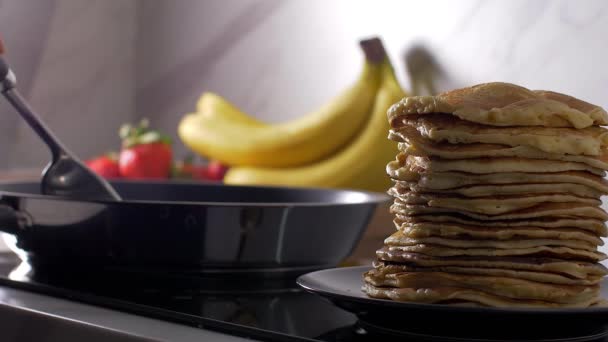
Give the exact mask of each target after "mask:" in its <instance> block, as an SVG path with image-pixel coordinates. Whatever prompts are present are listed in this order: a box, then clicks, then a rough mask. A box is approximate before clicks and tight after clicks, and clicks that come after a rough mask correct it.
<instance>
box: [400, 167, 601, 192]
mask: <svg viewBox="0 0 608 342" xmlns="http://www.w3.org/2000/svg"><path fill="white" fill-rule="evenodd" d="M393 176H394V178H393V179H394V180H396V181H406V182H416V183H417V184H416V185H417V187H418V188H423V189H427V190H447V189H455V188H461V187H465V186H473V185H503V184H519V185H521V184H558V183H570V184H578V185H585V186H587V187H590V188H593V189H595V190H597V191H599V192H600V193H602V194H606V193H608V181H606V180H605V179H603V178H601V177H599V176H596V175H592V174H590V173H587V172H580V171H570V172H558V173H546V174H542V173H540V174H531V173H523V172H509V173H500V174H486V175H477V174H471V173H466V172H437V173H432V174H426V175H420V174H418V173H414V172H409V171H402V169H400V170H399V171H398V172H397V173H396V174H394V175H393Z"/></svg>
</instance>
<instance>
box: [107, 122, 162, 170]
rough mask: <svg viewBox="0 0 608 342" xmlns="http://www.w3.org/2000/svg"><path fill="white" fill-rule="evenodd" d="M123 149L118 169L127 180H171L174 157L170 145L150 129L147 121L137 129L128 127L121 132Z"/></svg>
mask: <svg viewBox="0 0 608 342" xmlns="http://www.w3.org/2000/svg"><path fill="white" fill-rule="evenodd" d="M120 136H121V137H122V138H123V147H122V150H121V151H120V157H119V160H118V166H119V168H120V175H121V176H122V177H124V178H127V179H150V178H160V179H166V178H169V174H170V172H171V163H172V159H173V155H172V152H171V143H170V141H169V139H168V138H167V137H166V136H163V135H162V134H160V133H159V132H158V131H152V130H149V129H148V123H147V121H145V120H142V122H141V123H140V124H139V126H137V127H132V126H130V125H125V126H123V127H121V129H120Z"/></svg>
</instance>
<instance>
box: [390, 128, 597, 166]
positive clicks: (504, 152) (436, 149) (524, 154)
mask: <svg viewBox="0 0 608 342" xmlns="http://www.w3.org/2000/svg"><path fill="white" fill-rule="evenodd" d="M389 138H391V139H392V140H395V141H397V142H398V144H397V146H398V148H399V150H400V151H402V152H404V153H406V154H408V155H415V156H423V157H425V156H432V157H440V158H444V159H470V158H484V157H517V158H529V159H543V160H562V161H570V162H578V163H584V164H587V165H589V166H592V167H596V168H599V169H602V170H608V149H602V150H601V151H600V155H598V156H585V155H571V154H559V153H547V152H543V151H541V150H539V149H536V148H534V147H530V146H515V147H513V146H507V145H496V144H481V143H475V144H450V143H433V142H431V141H429V140H427V139H423V138H422V137H421V136H420V134H419V133H418V132H414V133H411V134H410V135H408V136H407V137H402V136H401V137H400V136H397V135H395V134H394V133H391V134H390V135H389Z"/></svg>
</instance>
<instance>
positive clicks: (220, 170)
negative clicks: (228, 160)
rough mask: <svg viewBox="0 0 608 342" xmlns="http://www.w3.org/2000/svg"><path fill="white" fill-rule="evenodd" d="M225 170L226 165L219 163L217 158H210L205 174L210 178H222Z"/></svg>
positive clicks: (216, 179)
mask: <svg viewBox="0 0 608 342" xmlns="http://www.w3.org/2000/svg"><path fill="white" fill-rule="evenodd" d="M226 171H228V166H226V165H224V164H222V163H220V162H219V161H217V160H212V161H211V162H210V163H209V165H207V175H208V178H209V179H210V180H215V181H222V180H224V175H225V174H226Z"/></svg>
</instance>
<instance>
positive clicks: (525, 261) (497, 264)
mask: <svg viewBox="0 0 608 342" xmlns="http://www.w3.org/2000/svg"><path fill="white" fill-rule="evenodd" d="M376 256H377V257H378V260H380V262H384V263H389V264H393V263H398V265H399V264H407V265H415V266H419V267H443V266H458V267H466V268H500V269H508V270H522V271H534V272H547V273H554V274H560V275H564V276H567V277H570V278H576V279H586V278H588V277H592V276H604V275H606V274H608V270H607V269H606V267H604V266H603V265H601V264H597V263H592V262H587V261H581V260H561V259H556V258H548V257H538V256H452V257H438V256H430V255H425V254H421V253H414V252H407V251H403V250H395V249H392V250H389V248H388V247H383V248H380V249H379V250H377V251H376Z"/></svg>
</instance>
